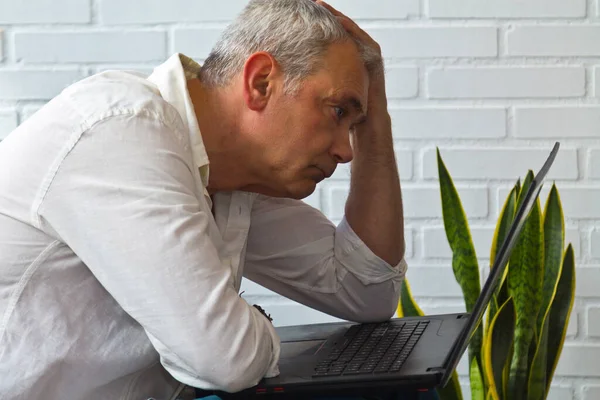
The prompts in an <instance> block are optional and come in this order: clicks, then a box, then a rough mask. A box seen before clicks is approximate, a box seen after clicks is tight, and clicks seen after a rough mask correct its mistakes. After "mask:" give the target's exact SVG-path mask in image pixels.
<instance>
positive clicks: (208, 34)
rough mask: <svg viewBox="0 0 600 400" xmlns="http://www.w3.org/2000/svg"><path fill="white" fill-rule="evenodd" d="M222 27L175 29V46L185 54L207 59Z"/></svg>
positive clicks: (176, 49)
mask: <svg viewBox="0 0 600 400" xmlns="http://www.w3.org/2000/svg"><path fill="white" fill-rule="evenodd" d="M221 32H223V29H221V28H202V29H185V28H181V29H175V31H174V33H173V35H174V47H175V52H177V53H184V54H185V55H187V56H189V57H192V58H198V59H205V58H206V57H207V56H208V54H209V53H210V51H211V50H212V48H213V46H214V45H215V43H216V42H217V40H218V39H219V37H220V36H221Z"/></svg>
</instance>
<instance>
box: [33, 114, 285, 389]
mask: <svg viewBox="0 0 600 400" xmlns="http://www.w3.org/2000/svg"><path fill="white" fill-rule="evenodd" d="M182 138H183V134H182V129H181V126H178V125H176V126H175V127H173V126H170V125H167V124H166V123H164V122H162V121H161V120H159V119H157V118H155V117H153V116H152V115H141V114H140V115H121V116H114V117H109V118H107V119H105V120H103V121H101V122H99V123H97V124H95V125H94V126H92V127H91V128H90V129H89V130H87V131H85V132H84V133H83V134H81V135H80V136H79V137H74V139H73V141H72V143H74V145H73V146H72V148H71V149H70V150H69V151H68V153H67V154H66V156H65V157H64V159H63V160H59V161H60V162H59V163H58V164H57V165H58V167H57V172H56V173H55V175H54V176H53V179H52V181H51V183H50V185H49V189H48V191H47V193H46V195H45V197H44V199H43V202H42V204H41V207H40V208H39V218H40V221H41V222H40V224H41V226H43V227H44V229H45V230H47V231H52V232H53V234H54V235H57V236H58V237H59V238H60V240H62V241H64V243H65V244H66V245H68V246H69V247H70V248H71V249H72V250H73V252H74V253H75V254H77V256H78V257H80V258H81V260H82V261H83V262H84V263H85V264H86V265H87V266H88V267H89V269H90V270H91V271H92V273H93V274H94V275H95V277H96V278H97V279H98V280H99V281H100V283H101V284H102V285H103V286H104V287H105V288H106V290H107V291H108V292H109V293H110V294H111V295H112V296H113V297H114V299H115V300H116V301H117V302H118V303H119V304H120V305H121V306H122V308H123V309H124V310H125V311H126V312H127V313H128V314H129V315H131V316H132V317H133V318H134V319H135V320H136V321H137V322H139V323H140V324H141V326H142V327H143V328H144V330H145V331H146V332H147V335H148V337H149V339H150V341H151V342H152V344H153V345H154V347H155V348H156V350H157V351H158V353H159V355H160V358H161V362H162V364H163V365H164V367H165V368H166V369H167V370H168V371H169V372H170V373H171V374H172V375H173V377H175V378H176V379H178V380H179V381H181V382H183V383H186V384H189V385H193V386H195V387H200V388H204V389H218V390H224V391H228V392H235V391H238V390H242V389H245V388H247V387H251V386H254V385H255V384H257V383H258V382H259V381H260V379H261V378H263V377H264V376H274V375H277V373H278V370H277V362H278V359H279V339H278V337H277V334H276V332H275V329H274V328H273V326H272V325H271V323H270V322H269V321H268V320H267V319H266V318H265V317H264V316H263V315H261V314H260V312H259V311H258V310H256V309H255V308H254V307H251V306H250V305H248V304H247V303H246V302H245V300H243V299H242V298H240V297H239V295H238V293H237V292H236V291H235V289H234V287H233V278H232V272H231V268H230V266H229V265H226V264H225V263H224V262H223V261H222V260H221V259H220V257H219V254H218V251H217V249H216V247H215V246H214V244H213V242H212V241H211V240H210V237H209V234H208V230H209V225H210V224H214V220H213V218H212V215H211V213H210V209H209V207H208V205H207V204H206V202H205V200H204V199H203V197H202V196H201V195H200V196H197V195H196V193H198V190H197V189H198V188H197V186H196V181H195V179H194V175H193V173H192V171H194V168H195V167H193V162H192V158H191V153H190V152H189V149H188V148H186V146H187V141H186V140H183V139H182ZM199 192H200V193H202V192H201V188H200V191H199ZM199 197H200V198H199Z"/></svg>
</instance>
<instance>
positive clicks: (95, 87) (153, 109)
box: [60, 71, 182, 128]
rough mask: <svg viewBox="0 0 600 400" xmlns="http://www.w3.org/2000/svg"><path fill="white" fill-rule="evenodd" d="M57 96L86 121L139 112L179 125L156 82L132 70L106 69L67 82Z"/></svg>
mask: <svg viewBox="0 0 600 400" xmlns="http://www.w3.org/2000/svg"><path fill="white" fill-rule="evenodd" d="M60 96H61V97H63V99H64V100H65V101H67V102H68V103H70V104H71V105H72V107H73V108H74V109H75V110H76V111H77V112H78V113H79V114H80V116H81V117H82V118H83V119H84V120H85V121H87V124H88V125H93V124H94V123H96V122H98V121H101V120H103V119H106V118H110V117H112V116H118V115H138V116H145V117H149V118H152V119H155V120H158V121H160V122H161V123H163V124H165V125H167V126H169V127H173V128H181V126H182V121H181V117H180V116H179V114H178V113H177V111H176V110H175V108H174V107H173V106H172V105H171V104H169V103H168V102H167V101H166V100H165V99H163V98H162V96H161V94H160V91H159V90H158V88H157V87H156V85H155V84H153V83H152V82H150V81H148V80H147V79H146V78H145V77H144V76H143V75H141V74H137V73H134V72H127V71H105V72H102V73H99V74H96V75H93V76H90V77H89V78H86V79H83V80H81V81H79V82H77V83H75V84H73V85H71V86H69V87H68V88H66V89H65V90H64V91H63V92H62V93H61V94H60Z"/></svg>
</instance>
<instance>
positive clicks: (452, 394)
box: [437, 371, 463, 400]
mask: <svg viewBox="0 0 600 400" xmlns="http://www.w3.org/2000/svg"><path fill="white" fill-rule="evenodd" d="M437 393H438V396H439V397H440V400H463V395H462V389H461V387H460V381H459V380H458V374H457V373H456V371H454V372H453V373H452V378H451V379H450V381H449V382H448V384H447V385H446V386H444V387H443V388H438V389H437Z"/></svg>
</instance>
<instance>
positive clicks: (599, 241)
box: [590, 229, 600, 258]
mask: <svg viewBox="0 0 600 400" xmlns="http://www.w3.org/2000/svg"><path fill="white" fill-rule="evenodd" d="M590 241H591V246H590V247H591V253H592V254H591V256H592V258H600V230H598V229H595V230H593V231H592V234H591V237H590Z"/></svg>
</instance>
